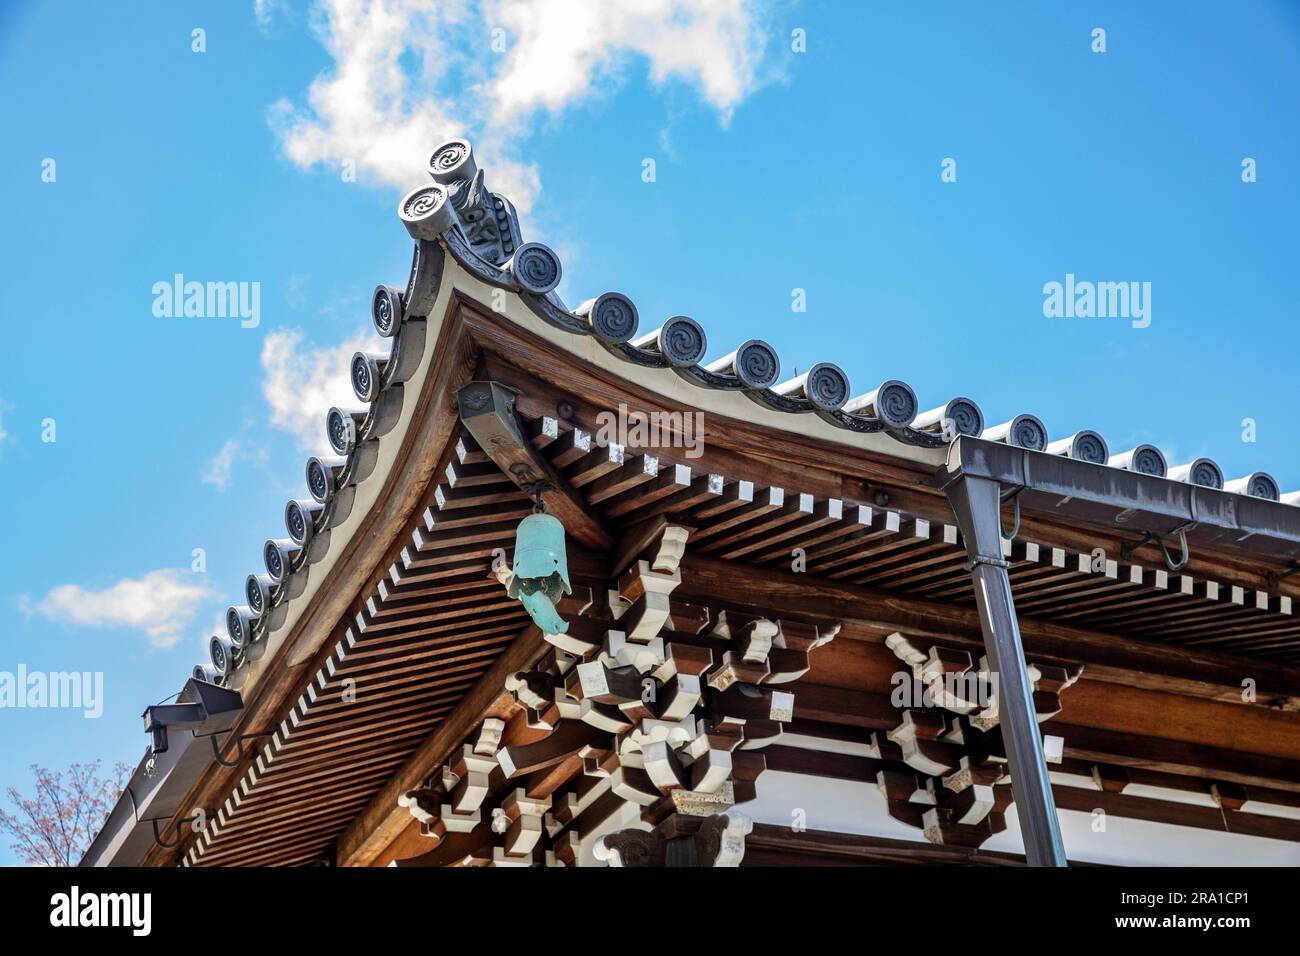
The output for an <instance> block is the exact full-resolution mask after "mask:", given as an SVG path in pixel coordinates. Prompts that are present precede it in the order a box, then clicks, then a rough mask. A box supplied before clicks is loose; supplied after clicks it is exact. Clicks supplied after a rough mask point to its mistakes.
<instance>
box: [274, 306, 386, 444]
mask: <svg viewBox="0 0 1300 956" xmlns="http://www.w3.org/2000/svg"><path fill="white" fill-rule="evenodd" d="M387 348H388V347H387V345H385V344H383V343H382V342H381V340H380V339H379V338H378V337H377V336H375V335H374V334H373V333H368V332H359V333H358V334H357V335H355V336H353V337H352V338H350V339H348V340H346V341H344V342H341V343H339V344H337V345H328V346H325V347H323V348H314V347H312V346H311V345H309V344H307V343H306V342H305V337H304V336H303V333H302V332H301V331H299V330H298V329H283V330H279V331H275V332H272V333H270V334H269V335H267V337H266V341H265V342H264V343H263V344H262V372H263V376H262V394H263V395H265V396H266V401H267V404H268V405H270V406H271V424H272V425H274V426H275V427H276V428H279V429H281V430H282V431H286V432H289V433H290V434H291V435H293V436H295V437H296V438H297V440H298V445H299V447H300V448H302V449H304V450H306V451H319V450H321V449H323V448H325V447H326V445H327V441H326V438H325V413H326V412H328V411H329V409H330V406H331V405H344V406H347V405H356V404H357V397H356V394H355V393H354V392H353V391H352V382H351V379H350V378H349V376H348V366H349V364H350V363H351V361H352V355H353V353H354V352H357V351H360V350H363V349H365V350H371V349H373V350H376V351H380V352H383V351H387Z"/></svg>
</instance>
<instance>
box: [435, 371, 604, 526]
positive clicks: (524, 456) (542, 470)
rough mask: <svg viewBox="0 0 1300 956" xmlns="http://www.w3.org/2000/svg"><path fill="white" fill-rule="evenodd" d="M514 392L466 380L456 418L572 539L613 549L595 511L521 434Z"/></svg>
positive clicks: (459, 398) (506, 388) (508, 388)
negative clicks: (537, 498) (557, 521)
mask: <svg viewBox="0 0 1300 956" xmlns="http://www.w3.org/2000/svg"><path fill="white" fill-rule="evenodd" d="M516 394H517V392H516V391H515V390H514V389H512V388H510V387H509V386H508V385H502V384H501V383H500V382H483V381H476V382H470V383H469V384H468V385H465V386H463V387H462V388H460V389H459V390H458V391H457V392H456V404H457V407H458V408H459V410H460V420H461V421H462V422H464V423H465V427H466V428H468V429H469V433H470V435H472V436H473V437H474V440H475V441H476V442H477V443H478V445H479V447H480V448H482V449H483V452H484V453H485V454H486V455H487V456H488V457H489V458H491V459H492V461H493V463H494V464H495V465H496V466H497V467H498V468H500V469H501V471H502V473H503V474H504V475H506V477H508V478H509V479H510V480H511V481H513V482H514V483H515V484H516V485H518V486H519V487H520V489H522V490H523V491H524V492H525V493H527V494H528V495H529V496H530V497H533V496H538V497H540V498H541V501H542V503H543V504H544V505H545V506H546V510H547V511H548V512H549V513H550V514H552V515H554V516H555V517H557V518H559V519H560V520H561V521H562V522H564V527H565V529H566V530H567V531H568V532H569V534H571V535H573V537H574V538H575V539H576V540H578V541H580V542H581V543H582V544H584V545H585V546H587V547H588V548H591V549H593V550H595V551H609V550H612V549H613V547H614V539H613V538H611V537H610V536H609V534H608V533H607V532H606V531H605V529H604V528H603V527H602V526H601V522H600V519H599V518H598V517H597V515H596V514H595V512H593V511H592V510H591V509H590V508H589V507H588V505H587V502H586V501H585V500H583V499H582V498H581V497H579V495H578V494H577V492H576V491H574V489H573V488H572V487H571V486H570V485H569V483H568V482H567V481H565V480H564V478H563V477H562V476H561V475H560V473H559V472H558V471H556V469H555V468H554V466H552V465H551V463H550V462H549V461H547V460H546V458H545V457H543V456H542V455H540V454H539V453H538V452H537V450H536V449H535V448H534V447H533V445H532V443H531V442H529V441H528V440H527V439H526V438H525V437H524V430H523V428H522V427H521V426H520V423H519V419H518V417H517V416H516V415H515V395H516Z"/></svg>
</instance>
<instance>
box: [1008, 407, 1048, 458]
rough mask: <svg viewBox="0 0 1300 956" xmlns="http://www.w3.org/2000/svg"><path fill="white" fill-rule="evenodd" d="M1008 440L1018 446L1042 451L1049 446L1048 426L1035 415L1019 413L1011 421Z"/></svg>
mask: <svg viewBox="0 0 1300 956" xmlns="http://www.w3.org/2000/svg"><path fill="white" fill-rule="evenodd" d="M1007 442H1008V443H1009V444H1012V445H1015V446H1016V447H1017V448H1027V449H1029V450H1030V451H1042V450H1043V449H1045V448H1046V447H1047V426H1045V425H1044V424H1043V423H1042V422H1041V421H1039V420H1038V419H1037V418H1035V417H1034V416H1033V415H1017V416H1016V417H1015V419H1013V420H1012V422H1011V430H1010V432H1009V433H1008V435H1007Z"/></svg>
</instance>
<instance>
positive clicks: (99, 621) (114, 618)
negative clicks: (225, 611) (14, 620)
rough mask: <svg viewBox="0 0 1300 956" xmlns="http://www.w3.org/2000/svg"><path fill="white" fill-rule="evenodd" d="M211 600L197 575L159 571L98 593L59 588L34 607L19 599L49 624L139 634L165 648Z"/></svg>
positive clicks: (73, 586)
mask: <svg viewBox="0 0 1300 956" xmlns="http://www.w3.org/2000/svg"><path fill="white" fill-rule="evenodd" d="M213 598H214V592H213V591H212V590H211V588H210V587H209V586H208V584H207V582H206V580H205V579H204V578H203V576H202V575H197V574H193V573H191V572H189V571H182V570H179V569H177V568H161V569H159V570H157V571H150V572H148V573H147V574H145V575H144V576H142V577H139V578H123V579H122V580H120V581H117V582H116V583H114V584H112V585H110V586H108V587H106V588H103V589H102V590H94V589H92V588H86V587H82V586H81V585H79V584H61V585H59V586H58V587H56V588H54V589H52V590H51V591H50V592H49V593H48V594H46V595H45V597H43V598H41V599H40V600H39V601H37V602H36V603H35V604H33V603H31V602H30V601H26V600H25V601H24V602H23V606H24V608H25V609H27V610H28V611H31V612H35V613H37V614H40V615H41V616H43V617H45V618H48V619H49V620H51V621H58V622H61V623H65V624H74V625H77V626H80V627H94V628H134V629H139V630H142V631H144V633H145V634H146V635H148V637H149V642H150V643H151V644H152V645H153V646H155V647H159V648H169V647H174V646H175V645H176V642H177V641H179V640H180V637H181V632H182V631H184V630H186V629H187V628H188V627H189V626H190V624H191V623H193V621H194V617H195V615H196V614H197V612H198V609H199V607H200V606H201V605H202V604H203V603H204V602H206V601H209V600H212V599H213Z"/></svg>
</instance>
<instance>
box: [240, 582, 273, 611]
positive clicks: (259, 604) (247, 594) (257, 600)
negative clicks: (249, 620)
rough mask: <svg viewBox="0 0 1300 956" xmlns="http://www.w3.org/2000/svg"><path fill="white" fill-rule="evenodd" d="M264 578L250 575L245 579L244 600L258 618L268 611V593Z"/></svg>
mask: <svg viewBox="0 0 1300 956" xmlns="http://www.w3.org/2000/svg"><path fill="white" fill-rule="evenodd" d="M263 580H264V579H262V578H259V576H258V575H256V574H250V575H249V576H248V577H247V578H245V579H244V599H245V600H246V601H247V602H248V606H249V607H250V608H252V609H253V613H254V614H256V615H257V616H258V617H261V616H262V613H263V612H264V611H265V610H266V605H267V598H268V596H269V595H268V593H267V589H266V588H265V587H264V586H263Z"/></svg>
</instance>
